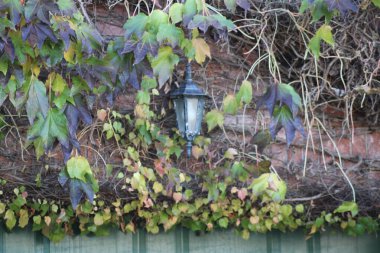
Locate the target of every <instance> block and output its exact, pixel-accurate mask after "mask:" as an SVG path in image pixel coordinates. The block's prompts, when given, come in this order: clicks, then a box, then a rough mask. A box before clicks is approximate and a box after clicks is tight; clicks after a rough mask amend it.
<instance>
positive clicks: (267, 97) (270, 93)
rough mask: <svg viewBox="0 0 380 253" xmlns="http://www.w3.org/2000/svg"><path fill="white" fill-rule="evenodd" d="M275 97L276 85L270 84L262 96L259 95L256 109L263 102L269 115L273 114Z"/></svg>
mask: <svg viewBox="0 0 380 253" xmlns="http://www.w3.org/2000/svg"><path fill="white" fill-rule="evenodd" d="M276 99H277V85H272V86H270V87H269V88H268V89H267V91H266V92H265V94H264V95H263V96H261V97H259V99H258V100H257V103H256V107H257V109H259V108H260V107H261V106H263V105H264V104H265V105H266V107H267V110H268V111H269V113H270V115H273V111H274V106H275V105H276Z"/></svg>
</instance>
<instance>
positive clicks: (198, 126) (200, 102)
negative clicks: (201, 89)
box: [197, 97, 205, 134]
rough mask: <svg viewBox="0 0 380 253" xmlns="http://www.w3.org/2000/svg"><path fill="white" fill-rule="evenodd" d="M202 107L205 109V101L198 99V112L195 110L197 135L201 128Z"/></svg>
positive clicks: (202, 98)
mask: <svg viewBox="0 0 380 253" xmlns="http://www.w3.org/2000/svg"><path fill="white" fill-rule="evenodd" d="M204 107H205V99H204V97H200V98H199V99H198V110H197V134H199V132H200V130H201V127H202V119H203V110H204Z"/></svg>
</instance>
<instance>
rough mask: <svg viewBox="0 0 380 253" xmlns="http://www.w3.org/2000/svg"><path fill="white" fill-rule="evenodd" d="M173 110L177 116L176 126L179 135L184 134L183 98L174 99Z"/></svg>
mask: <svg viewBox="0 0 380 253" xmlns="http://www.w3.org/2000/svg"><path fill="white" fill-rule="evenodd" d="M174 110H175V113H176V116H177V125H178V129H179V131H180V133H181V134H184V133H185V104H184V98H183V97H179V98H176V99H174Z"/></svg>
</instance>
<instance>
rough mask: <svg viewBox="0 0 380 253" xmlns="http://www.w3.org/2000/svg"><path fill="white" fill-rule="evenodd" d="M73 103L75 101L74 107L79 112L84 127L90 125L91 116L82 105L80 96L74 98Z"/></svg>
mask: <svg viewBox="0 0 380 253" xmlns="http://www.w3.org/2000/svg"><path fill="white" fill-rule="evenodd" d="M74 101H75V105H76V107H77V108H78V110H79V114H80V118H81V120H82V121H83V122H84V123H85V124H86V125H90V124H91V123H92V116H91V113H90V112H89V111H88V109H87V108H86V106H85V104H84V103H83V100H82V98H81V97H80V96H75V97H74Z"/></svg>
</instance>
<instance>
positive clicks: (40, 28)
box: [34, 23, 58, 48]
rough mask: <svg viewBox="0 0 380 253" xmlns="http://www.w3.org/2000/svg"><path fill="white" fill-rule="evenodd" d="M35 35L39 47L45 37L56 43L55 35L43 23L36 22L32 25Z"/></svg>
mask: <svg viewBox="0 0 380 253" xmlns="http://www.w3.org/2000/svg"><path fill="white" fill-rule="evenodd" d="M34 28H35V31H36V36H37V40H38V43H37V45H38V48H41V47H42V45H43V44H44V42H45V40H46V38H49V39H50V40H51V41H52V42H54V43H57V42H58V40H57V37H55V35H54V33H53V31H52V30H51V28H50V26H48V25H46V24H43V23H37V24H35V25H34Z"/></svg>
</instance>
